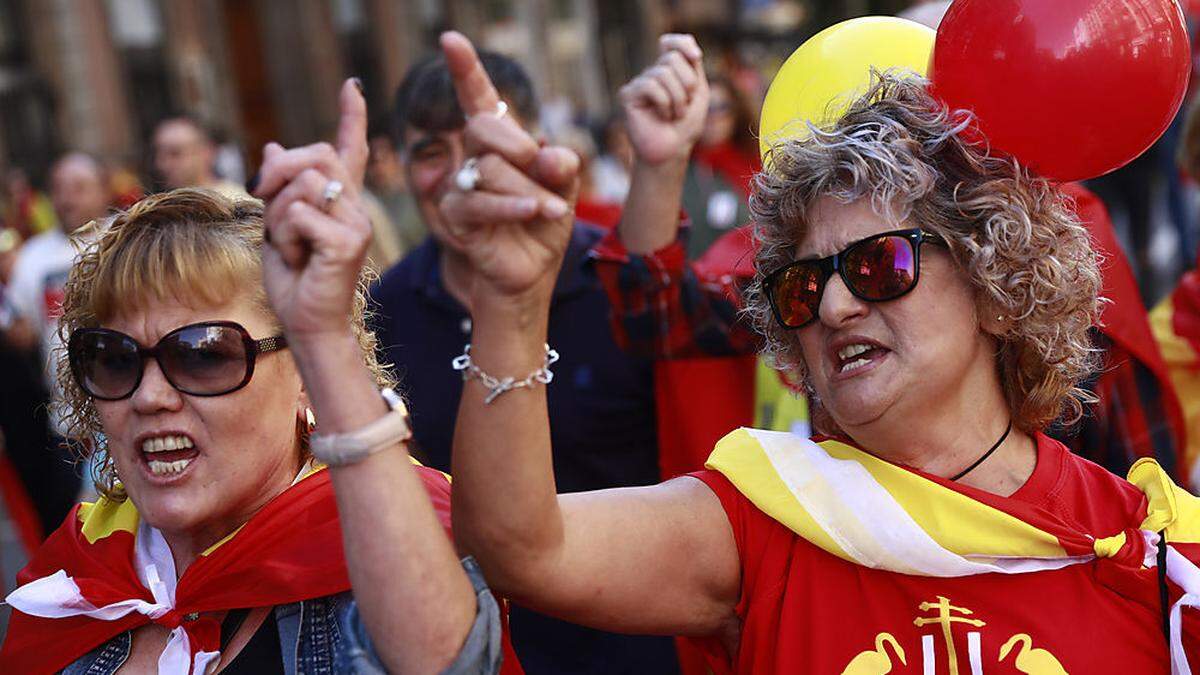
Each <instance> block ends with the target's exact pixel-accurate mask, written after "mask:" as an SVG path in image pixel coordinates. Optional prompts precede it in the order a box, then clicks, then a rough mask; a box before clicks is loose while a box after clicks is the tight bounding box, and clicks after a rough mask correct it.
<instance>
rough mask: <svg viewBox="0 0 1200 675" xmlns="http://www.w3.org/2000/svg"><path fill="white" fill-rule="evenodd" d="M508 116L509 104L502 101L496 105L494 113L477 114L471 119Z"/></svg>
mask: <svg viewBox="0 0 1200 675" xmlns="http://www.w3.org/2000/svg"><path fill="white" fill-rule="evenodd" d="M507 114H508V102H507V101H505V100H503V99H501V100H500V101H499V102H498V103H496V110H494V111H493V112H481V113H475V114H474V115H471V117H475V116H477V115H494V116H496V117H504V116H505V115H507Z"/></svg>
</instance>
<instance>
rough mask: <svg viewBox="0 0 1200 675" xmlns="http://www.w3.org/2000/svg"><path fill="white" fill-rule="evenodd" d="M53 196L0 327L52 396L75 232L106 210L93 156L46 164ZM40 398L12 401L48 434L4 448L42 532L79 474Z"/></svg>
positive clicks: (58, 514) (16, 274) (11, 287)
mask: <svg viewBox="0 0 1200 675" xmlns="http://www.w3.org/2000/svg"><path fill="white" fill-rule="evenodd" d="M50 200H51V202H52V203H53V204H54V211H55V213H56V214H57V216H58V227H55V228H54V229H51V230H49V231H47V232H43V233H42V234H39V235H36V236H34V237H32V238H31V239H29V241H28V242H26V243H25V245H24V247H22V248H21V252H20V255H19V256H18V257H17V260H16V263H15V264H14V266H13V271H12V279H11V282H10V283H9V284H8V285H7V286H6V287H5V297H4V300H5V308H6V310H7V311H6V312H4V314H5V315H6V316H7V319H6V321H5V325H3V326H0V331H2V334H3V337H4V339H5V341H6V342H7V343H8V346H9V347H11V348H12V349H15V350H17V351H24V352H27V353H30V352H36V353H37V354H38V358H39V361H38V363H40V364H42V375H43V377H44V385H45V391H46V392H50V393H51V395H53V392H55V391H56V390H57V388H58V387H57V383H56V377H57V369H56V367H55V356H56V355H55V350H56V349H58V348H59V347H60V346H61V341H60V340H59V337H58V317H59V316H60V315H61V314H62V300H63V293H64V287H65V285H66V282H67V275H68V274H69V273H70V271H71V264H72V262H73V261H74V260H75V246H74V244H73V242H72V238H73V237H74V236H75V235H76V232H77V231H78V230H79V229H80V228H82V227H83V226H84V225H87V224H88V223H90V222H92V221H93V220H99V219H101V218H104V217H105V216H106V215H107V213H108V209H109V204H110V202H111V194H110V192H109V187H108V178H107V176H106V175H105V172H104V168H103V167H102V166H101V164H100V163H99V162H98V161H97V160H96V159H95V158H94V157H91V156H90V155H86V154H83V153H79V152H73V153H70V154H67V155H65V156H63V157H62V158H60V159H59V160H58V161H57V162H55V163H54V165H53V167H52V168H51V170H50ZM38 399H39V400H22V401H15V402H13V403H14V404H16V405H18V406H21V407H22V410H21V414H24V415H29V416H37V417H38V418H39V419H42V420H46V424H47V425H48V427H47V431H48V440H47V441H46V443H45V444H44V445H39V446H37V447H31V446H28V445H27V446H25V447H13V446H10V447H9V448H8V451H9V455H10V457H11V459H12V462H13V464H14V466H15V467H16V469H17V473H18V474H19V475H20V476H21V478H22V480H23V481H24V482H25V484H26V486H27V488H28V490H29V494H30V496H31V498H32V499H33V501H34V505H35V507H36V508H37V510H38V515H39V517H40V518H41V521H42V528H43V531H44V532H50V531H53V530H54V529H55V528H56V527H58V525H59V523H60V522H61V521H62V519H63V518H64V517H65V516H66V514H67V511H69V510H70V508H71V506H72V505H73V504H74V502H75V499H76V497H77V496H78V492H79V487H80V478H79V475H78V473H77V472H76V470H75V467H74V465H73V464H72V463H70V462H71V456H70V455H69V453H68V451H67V450H66V449H65V448H64V447H63V437H64V436H65V433H66V429H65V428H64V425H63V421H62V420H61V419H59V418H58V416H57V415H55V414H54V413H53V409H51V412H50V414H49V416H48V417H47V413H46V406H45V401H44V399H42V398H41V397H38ZM5 405H6V406H8V405H10V403H9V402H5Z"/></svg>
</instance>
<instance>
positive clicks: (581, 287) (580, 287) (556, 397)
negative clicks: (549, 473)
mask: <svg viewBox="0 0 1200 675" xmlns="http://www.w3.org/2000/svg"><path fill="white" fill-rule="evenodd" d="M603 234H604V233H603V231H601V230H599V229H596V228H594V227H592V226H589V225H584V224H580V223H577V224H576V225H575V228H574V231H573V232H572V236H571V241H570V243H569V245H568V247H567V252H566V255H565V256H564V260H563V266H562V270H561V271H560V272H559V275H558V282H557V284H556V286H555V289H554V295H553V299H552V300H551V304H550V327H549V343H550V346H551V347H553V348H554V349H556V350H557V351H558V353H559V354H560V355H561V358H560V360H559V361H558V363H556V364H555V365H554V366H552V368H551V369H552V370H553V371H554V381H553V382H552V383H551V384H550V385H549V386H548V387H547V389H546V393H547V398H548V404H549V410H550V436H551V441H552V442H553V448H554V476H555V479H556V481H557V484H558V491H559V492H578V491H581V490H596V489H602V488H610V487H619V486H629V485H649V484H653V483H656V482H658V480H659V472H658V440H657V427H656V424H655V416H654V378H653V364H652V363H651V361H649V360H646V359H637V358H634V357H631V356H629V355H627V354H626V353H625V352H623V351H622V350H621V349H620V348H619V347H618V346H617V343H616V342H615V341H614V339H613V335H612V329H611V325H610V323H609V320H610V317H609V315H610V313H611V308H610V307H609V303H608V298H607V296H606V295H605V293H604V289H603V288H602V286H601V284H600V279H599V277H597V275H596V273H595V270H594V269H593V265H592V260H591V257H590V255H589V251H590V250H591V248H592V246H593V245H595V244H596V243H597V242H599V240H600V239H601V237H602V236H603ZM439 254H440V250H439V248H438V246H437V243H436V242H435V241H434V240H433V239H432V238H428V239H426V240H425V242H424V243H423V244H422V245H421V246H419V247H417V248H416V249H415V250H413V252H412V253H410V254H409V255H408V256H407V257H405V258H404V259H403V260H401V261H400V262H399V263H397V264H396V265H395V266H394V267H392V268H391V269H389V270H388V271H387V272H386V273H385V274H384V275H383V277H382V278H381V279H380V280H379V282H377V283H376V284H375V286H374V287H373V288H372V290H371V297H372V300H373V303H374V304H375V306H374V307H373V308H372V309H373V311H374V313H375V314H374V316H373V317H372V319H371V324H372V325H371V327H372V329H373V330H374V331H375V333H376V335H377V336H378V338H379V344H380V348H381V350H382V352H383V353H382V356H383V358H384V359H385V360H386V361H387V362H389V363H391V364H393V365H394V366H395V368H396V372H397V374H398V375H399V376H400V381H401V390H402V391H403V392H404V394H405V398H406V399H407V400H408V403H409V411H410V414H411V415H412V429H413V437H414V439H415V441H416V453H415V454H416V455H417V456H418V457H420V458H421V459H422V461H424V462H425V463H426V464H428V465H429V466H432V467H434V468H437V469H440V470H442V471H449V470H450V448H451V442H452V440H453V437H454V422H455V418H456V417H457V414H458V402H459V398H460V397H461V395H462V388H463V381H462V377H461V375H459V373H457V372H455V371H454V370H453V369H452V368H451V367H450V361H451V360H452V359H453V358H454V357H456V356H458V355H460V354H462V353H463V347H464V346H465V345H466V344H467V343H468V342H470V341H471V320H470V316H469V315H468V314H467V311H466V309H465V308H464V307H463V306H462V305H461V304H460V303H459V302H458V301H457V300H455V299H454V298H453V297H451V296H450V294H449V293H448V292H447V291H446V289H445V287H444V285H443V284H442V275H441V269H440V264H439ZM492 374H493V375H496V376H509V375H512V376H516V377H518V378H521V377H524V376H525V375H526V373H492ZM511 625H512V637H513V646H514V648H515V649H516V650H517V654H518V656H519V657H520V659H521V663H522V665H523V666H524V668H525V671H526V672H527V673H529V674H530V675H538V674H539V673H562V672H571V673H656V674H657V673H673V672H678V670H677V665H676V663H675V655H674V647H673V644H672V641H671V640H670V638H662V637H650V636H637V637H633V636H623V635H615V634H611V633H604V632H601V631H593V630H590V629H585V628H581V627H578V626H574V625H572V624H566V623H563V622H560V621H553V620H551V619H547V618H545V617H541V616H538V615H535V614H533V613H532V612H528V611H525V610H522V609H521V608H519V607H514V608H513V611H512V614H511Z"/></svg>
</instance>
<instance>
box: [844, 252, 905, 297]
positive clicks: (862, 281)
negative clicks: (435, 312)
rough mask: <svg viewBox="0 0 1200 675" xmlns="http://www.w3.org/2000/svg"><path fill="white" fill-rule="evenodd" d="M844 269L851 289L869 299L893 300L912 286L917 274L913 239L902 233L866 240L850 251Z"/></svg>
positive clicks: (845, 259)
mask: <svg viewBox="0 0 1200 675" xmlns="http://www.w3.org/2000/svg"><path fill="white" fill-rule="evenodd" d="M842 270H843V272H844V274H845V277H846V281H847V282H849V285H850V287H851V290H853V291H854V293H855V294H856V295H858V296H859V297H861V298H864V299H866V300H890V299H892V298H896V297H899V296H901V295H903V294H904V293H907V292H908V291H910V290H912V287H913V284H914V283H915V281H916V278H917V264H916V256H915V254H914V250H913V245H912V242H911V241H910V240H909V239H907V238H905V237H902V236H888V237H879V238H878V239H872V240H870V241H864V242H862V243H860V244H858V245H857V246H854V247H852V248H850V249H849V250H847V251H846V254H845V257H844V258H843V259H842Z"/></svg>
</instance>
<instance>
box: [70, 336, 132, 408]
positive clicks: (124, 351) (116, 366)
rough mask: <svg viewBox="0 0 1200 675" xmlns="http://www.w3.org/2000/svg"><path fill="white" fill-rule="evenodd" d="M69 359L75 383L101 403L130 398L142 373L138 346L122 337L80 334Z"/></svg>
mask: <svg viewBox="0 0 1200 675" xmlns="http://www.w3.org/2000/svg"><path fill="white" fill-rule="evenodd" d="M70 357H71V368H72V370H73V372H74V374H75V381H76V382H78V383H79V386H80V387H81V388H82V389H83V390H84V391H85V392H87V393H88V395H90V396H92V397H94V398H98V399H105V400H114V399H120V398H124V397H126V396H128V395H129V393H130V392H132V391H133V389H134V387H136V386H137V382H138V376H139V375H140V374H141V370H142V359H141V356H139V355H138V346H137V343H136V342H134V341H133V339H132V338H130V337H128V336H125V335H121V334H119V333H110V332H105V331H81V332H78V333H76V335H75V336H74V339H72V340H71V344H70Z"/></svg>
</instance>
